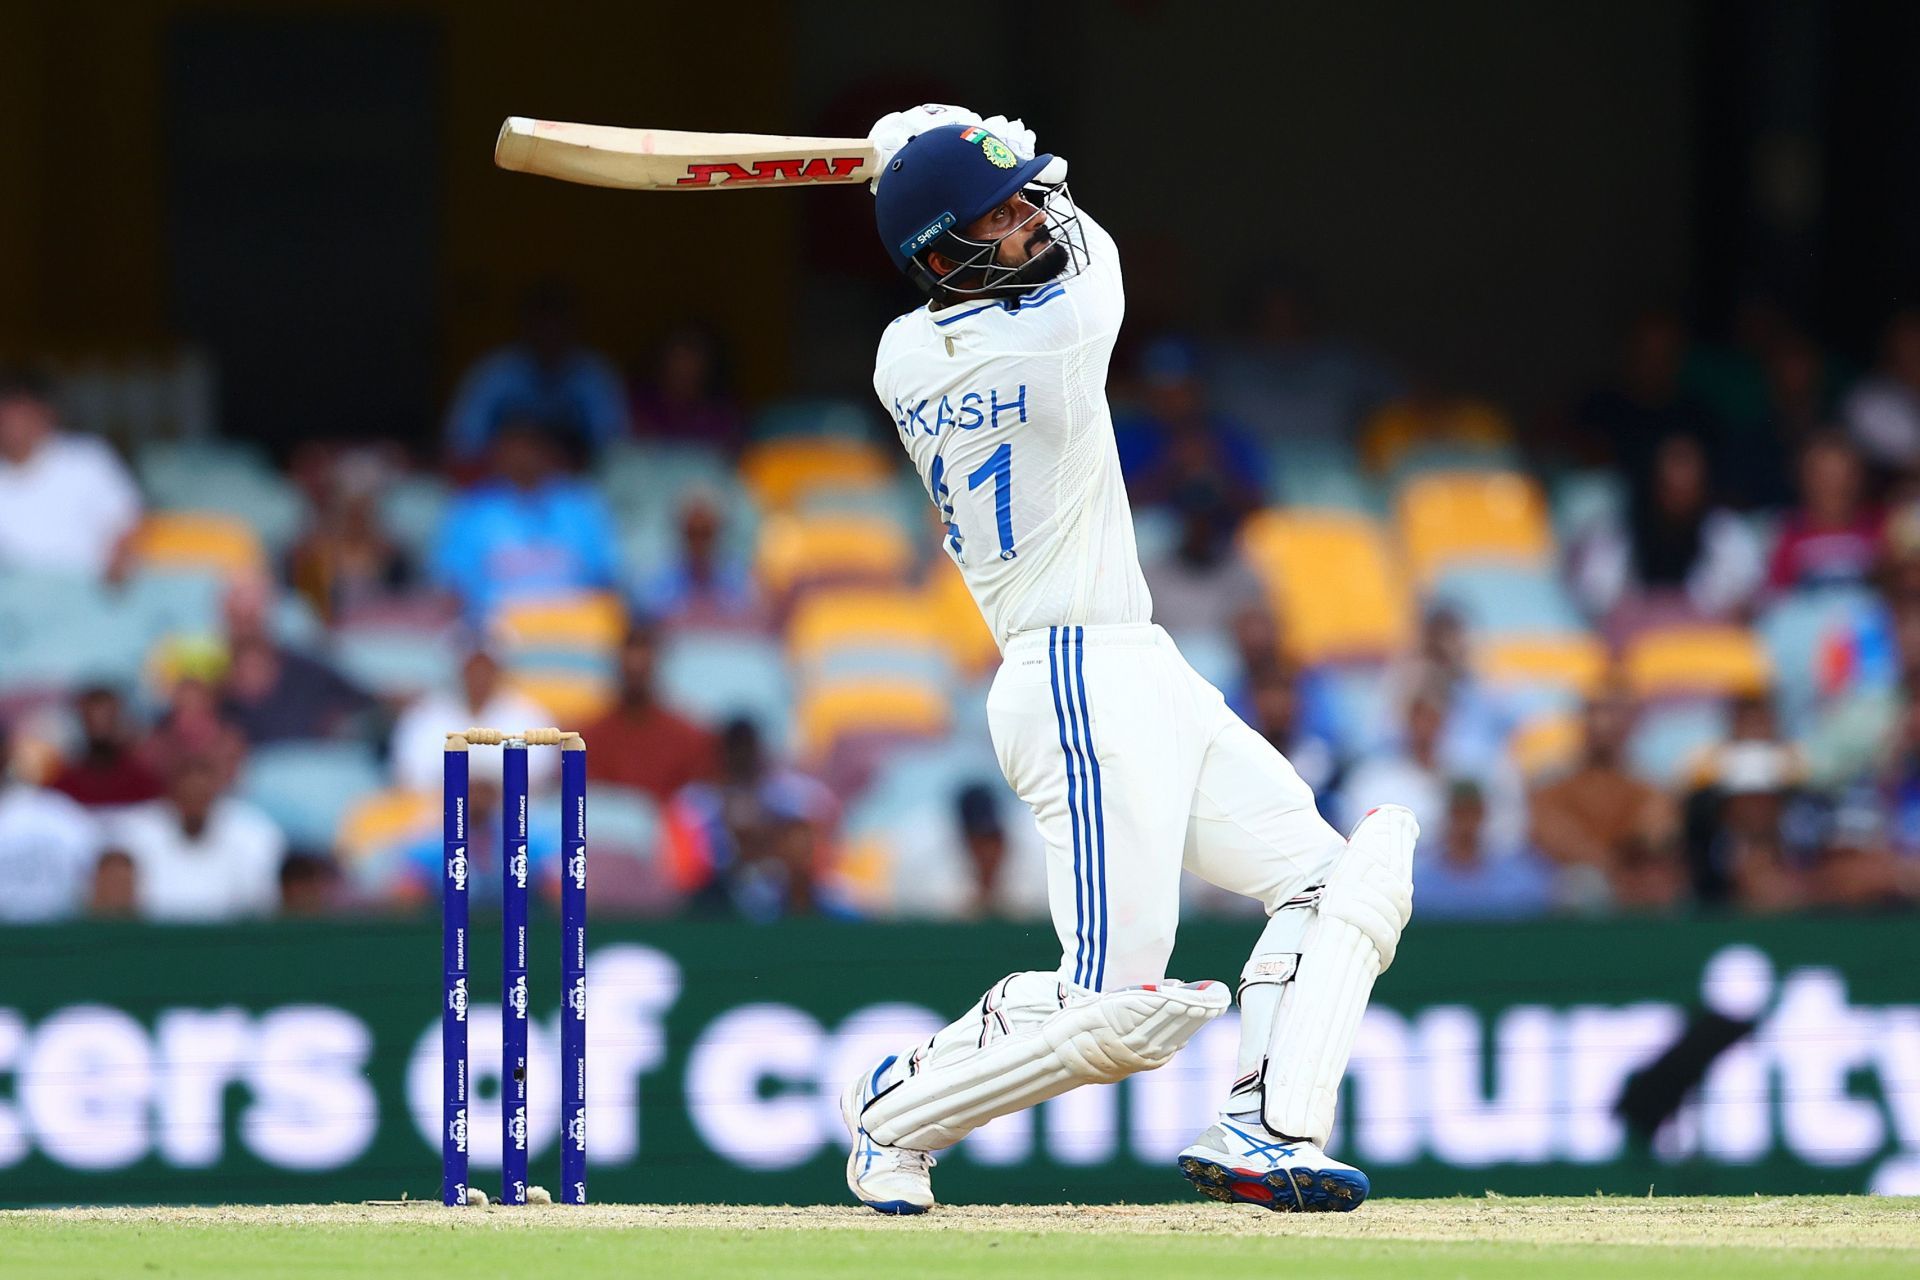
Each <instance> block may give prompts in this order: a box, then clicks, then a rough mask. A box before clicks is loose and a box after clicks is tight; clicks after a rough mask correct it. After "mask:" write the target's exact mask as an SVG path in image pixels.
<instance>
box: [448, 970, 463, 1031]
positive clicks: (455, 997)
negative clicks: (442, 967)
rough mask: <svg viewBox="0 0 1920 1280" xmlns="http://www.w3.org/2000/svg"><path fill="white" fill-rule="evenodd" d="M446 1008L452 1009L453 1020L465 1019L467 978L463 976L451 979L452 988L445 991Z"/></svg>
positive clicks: (460, 1020) (461, 1020)
mask: <svg viewBox="0 0 1920 1280" xmlns="http://www.w3.org/2000/svg"><path fill="white" fill-rule="evenodd" d="M447 1008H448V1009H450V1010H452V1012H453V1020H454V1021H455V1022H465V1021H466V1020H467V980H466V979H465V978H455V979H454V980H453V990H451V991H449V992H447Z"/></svg>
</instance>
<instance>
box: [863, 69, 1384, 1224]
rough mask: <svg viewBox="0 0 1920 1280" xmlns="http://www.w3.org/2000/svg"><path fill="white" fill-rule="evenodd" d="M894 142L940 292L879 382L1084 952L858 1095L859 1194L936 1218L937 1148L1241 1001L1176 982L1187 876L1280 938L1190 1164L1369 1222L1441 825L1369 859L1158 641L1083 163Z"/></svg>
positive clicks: (893, 171)
mask: <svg viewBox="0 0 1920 1280" xmlns="http://www.w3.org/2000/svg"><path fill="white" fill-rule="evenodd" d="M869 136H870V138H871V140H872V141H873V142H874V144H875V146H876V148H877V149H878V151H879V152H880V158H879V163H878V166H877V169H878V173H879V177H878V178H877V179H876V181H875V202H874V203H875V219H876V222H877V223H878V226H879V231H880V236H881V241H882V243H883V244H884V245H885V247H886V249H887V252H888V254H889V256H890V257H891V258H892V259H893V261H894V264H895V265H896V266H898V267H899V268H900V269H901V271H902V272H903V273H905V274H906V276H907V277H908V278H909V279H910V280H912V281H913V282H914V283H915V284H916V285H917V286H918V287H919V288H920V289H921V290H922V291H923V292H924V293H926V294H927V295H928V298H929V301H928V303H927V305H926V306H924V307H922V308H920V309H918V310H916V311H912V312H909V313H908V314H906V315H904V316H901V317H900V318H899V319H898V320H895V321H894V322H893V323H892V324H891V325H890V326H888V328H887V330H886V332H885V333H884V335H883V336H882V337H881V340H880V350H879V355H878V358H877V361H876V367H875V369H874V390H875V392H876V393H877V394H878V395H879V397H880V402H881V404H882V405H883V406H884V407H885V408H886V410H887V412H888V413H889V414H891V415H892V417H893V421H894V424H895V426H896V428H897V429H898V431H899V433H900V442H901V444H902V445H903V446H904V447H905V448H906V451H907V453H908V456H909V457H911V458H912V460H913V465H914V467H915V469H916V470H917V471H918V472H919V474H920V477H921V480H922V481H923V482H924V483H925V485H926V487H927V492H928V494H929V496H931V498H932V499H933V501H934V503H935V504H936V505H937V506H938V507H939V510H940V515H941V519H942V520H943V521H944V522H945V525H946V534H945V539H944V541H945V545H946V549H947V552H948V554H949V555H951V556H952V557H953V559H954V561H955V563H956V564H958V565H959V567H960V572H961V574H962V575H963V576H964V577H965V579H966V583H967V587H968V589H969V590H970V591H971V592H972V593H973V597H974V599H975V601H976V602H978V604H979V606H980V612H981V614H982V616H983V617H985V619H986V621H987V625H988V626H989V627H990V628H991V629H992V631H993V634H994V637H995V639H996V640H997V641H998V643H999V645H1000V648H1001V654H1002V659H1003V661H1002V665H1001V668H1000V671H999V673H998V674H997V675H996V676H995V678H994V682H993V688H992V691H991V693H990V694H989V696H988V700H987V720H988V728H989V730H990V731H991V734H992V737H993V744H994V751H995V754H996V755H997V756H998V758H999V761H1000V767H1001V769H1002V771H1003V772H1004V773H1005V774H1006V778H1007V782H1008V784H1009V785H1011V786H1012V787H1013V789H1014V791H1015V792H1016V793H1018V794H1019V796H1020V798H1021V799H1022V800H1024V801H1025V802H1026V803H1027V804H1028V806H1029V807H1030V808H1031V809H1032V810H1033V815H1034V820H1035V822H1036V823H1037V824H1038V825H1039V829H1040V833H1041V836H1042V838H1043V839H1044V840H1045V842H1046V846H1047V891H1048V900H1049V903H1050V905H1051V912H1052V916H1053V923H1054V928H1055V931H1056V933H1057V934H1058V935H1059V939H1060V946H1061V959H1060V964H1059V966H1058V968H1056V969H1053V970H1046V971H1026V972H1020V973H1014V974H1010V975H1008V976H1006V977H1004V978H1002V979H1001V980H999V981H998V982H996V983H994V984H993V986H992V987H990V988H989V989H988V990H987V992H986V993H985V994H984V995H983V996H982V997H981V998H980V1000H979V1001H978V1002H977V1003H976V1004H975V1005H974V1006H973V1008H972V1009H970V1010H968V1011H967V1012H966V1013H965V1014H963V1015H962V1016H961V1017H960V1018H959V1019H958V1020H956V1021H955V1022H953V1023H951V1024H949V1025H948V1026H947V1027H945V1028H944V1029H942V1030H941V1031H940V1032H938V1033H937V1034H936V1035H934V1036H933V1038H932V1039H930V1040H928V1041H926V1042H924V1043H922V1044H918V1045H910V1046H903V1047H902V1048H901V1049H900V1051H899V1052H897V1053H893V1054H890V1055H888V1056H887V1057H886V1058H884V1059H882V1060H881V1061H880V1062H878V1063H876V1064H875V1065H874V1066H872V1067H871V1068H869V1069H868V1070H866V1071H863V1072H862V1073H861V1074H860V1076H859V1077H858V1078H857V1079H855V1080H853V1081H852V1082H850V1083H849V1084H848V1086H847V1088H846V1090H845V1092H844V1094H843V1095H842V1097H841V1111H842V1115H843V1116H844V1118H845V1120H846V1123H847V1127H848V1130H849V1132H850V1133H851V1134H852V1137H853V1149H852V1152H851V1154H850V1155H849V1157H848V1161H847V1183H848V1186H849V1187H850V1188H851V1189H852V1191H853V1193H854V1195H855V1196H856V1197H857V1198H859V1199H860V1200H861V1201H862V1202H863V1203H866V1204H868V1205H870V1206H872V1207H873V1208H875V1209H877V1210H879V1211H881V1212H883V1213H919V1212H923V1211H925V1210H926V1209H928V1208H930V1207H931V1206H932V1205H933V1203H934V1197H933V1189H932V1180H931V1169H932V1166H933V1163H934V1158H933V1152H935V1151H938V1150H941V1149H943V1148H945V1147H947V1146H950V1145H952V1144H953V1143H955V1142H958V1141H959V1140H960V1139H961V1138H963V1137H965V1136H966V1135H967V1134H968V1133H970V1132H971V1131H972V1130H973V1129H975V1128H977V1127H979V1126H980V1125H982V1124H984V1123H986V1122H987V1121H988V1120H991V1119H993V1118H994V1117H996V1116H1000V1115H1005V1114H1007V1113H1008V1112H1011V1111H1016V1110H1019V1109H1021V1108H1023V1107H1028V1106H1032V1105H1034V1104H1036V1103H1039V1102H1042V1101H1045V1100H1046V1099H1048V1098H1051V1097H1054V1096H1056V1095H1058V1094H1060V1093H1064V1092H1065V1091H1067V1090H1068V1089H1072V1088H1075V1087H1077V1086H1079V1085H1082V1084H1088V1083H1096V1082H1111V1081H1115V1080H1119V1079H1121V1078H1123V1077H1125V1076H1127V1075H1130V1074H1132V1073H1133V1072H1136V1071H1145V1070H1151V1069H1153V1068H1155V1067H1158V1066H1161V1065H1162V1064H1164V1063H1165V1062H1167V1061H1168V1060H1169V1059H1170V1058H1171V1057H1172V1056H1173V1055H1174V1054H1175V1053H1176V1052H1177V1051H1178V1050H1179V1049H1180V1048H1181V1047H1182V1046H1183V1045H1185V1044H1186V1043H1187V1041H1188V1040H1190V1039H1191V1038H1192V1037H1193V1035H1194V1034H1195V1033H1196V1032H1197V1031H1198V1030H1199V1029H1200V1028H1201V1027H1202V1026H1204V1025H1205V1024H1206V1023H1207V1022H1208V1021H1210V1020H1211V1019H1213V1018H1215V1017H1217V1016H1219V1015H1220V1014H1221V1013H1222V1012H1224V1011H1225V1009H1226V1008H1227V1005H1228V1003H1229V1000H1228V993H1227V990H1226V988H1225V987H1224V986H1223V985H1222V984H1220V983H1217V982H1198V983H1182V982H1177V981H1171V980H1169V979H1167V977H1166V962H1167V959H1168V957H1169V956H1170V955H1171V954H1172V950H1173V940H1174V929H1175V927H1176V925H1177V923H1178V913H1179V880H1180V873H1181V870H1182V868H1183V867H1184V868H1185V869H1188V870H1191V871H1193V872H1195V873H1196V874H1198V875H1200V876H1202V877H1203V878H1205V879H1207V880H1209V881H1212V882H1213V883H1215V884H1217V885H1220V886H1221V887H1223V888H1226V889H1229V890H1232V891H1234V892H1237V893H1243V894H1246V895H1248V896H1250V897H1254V898H1257V899H1259V900H1260V901H1261V902H1262V903H1263V904H1264V905H1265V907H1266V909H1267V912H1268V916H1269V920H1268V923H1267V927H1266V929H1265V930H1264V931H1263V932H1262V934H1261V935H1260V938H1259V940H1258V941H1257V942H1256V943H1255V945H1254V949H1253V953H1252V955H1251V957H1250V958H1249V959H1248V961H1247V964H1246V967H1245V968H1244V969H1243V970H1242V973H1241V977H1240V986H1239V997H1240V1007H1241V1028H1240V1052H1239V1060H1238V1071H1237V1076H1238V1078H1237V1079H1236V1080H1235V1081H1234V1082H1233V1083H1232V1086H1231V1088H1230V1089H1229V1091H1228V1095H1227V1097H1226V1099H1225V1101H1224V1103H1223V1105H1222V1108H1221V1115H1220V1120H1219V1122H1218V1123H1216V1124H1215V1125H1213V1126H1212V1127H1210V1128H1209V1129H1207V1130H1206V1132H1205V1133H1203V1134H1201V1135H1200V1136H1199V1137H1198V1138H1197V1139H1196V1140H1195V1141H1194V1143H1193V1145H1191V1146H1189V1147H1188V1148H1187V1149H1186V1150H1185V1151H1183V1152H1182V1153H1181V1155H1180V1158H1179V1165H1180V1168H1181V1170H1182V1172H1184V1173H1185V1174H1186V1176H1187V1177H1188V1178H1189V1179H1190V1180H1191V1181H1192V1182H1193V1183H1194V1185H1195V1187H1196V1188H1198V1189H1199V1190H1200V1191H1201V1192H1202V1193H1203V1194H1205V1195H1208V1196H1211V1197H1213V1198H1215V1199H1221V1200H1239V1201H1246V1202H1250V1203H1256V1204H1262V1205H1266V1206H1268V1207H1271V1208H1274V1209H1283V1210H1323V1209H1334V1210H1338V1209H1351V1208H1353V1207H1355V1206H1356V1205H1358V1204H1359V1203H1360V1202H1361V1201H1362V1200H1364V1199H1365V1198H1366V1196H1367V1193H1368V1189H1369V1188H1368V1182H1367V1179H1366V1177H1365V1175H1364V1174H1362V1173H1361V1172H1360V1171H1359V1170H1357V1169H1354V1168H1352V1167H1351V1166H1349V1165H1347V1164H1344V1163H1342V1162H1340V1161H1338V1160H1335V1159H1333V1158H1332V1157H1331V1156H1328V1155H1327V1154H1326V1152H1325V1150H1324V1148H1325V1145H1326V1143H1327V1140H1328V1137H1329V1135H1330V1134H1331V1132H1332V1128H1333V1110H1334V1099H1335V1095H1336V1093H1337V1091H1338V1088H1339V1084H1340V1078H1341V1076H1342V1075H1343V1074H1344V1073H1345V1071H1346V1065H1347V1058H1348V1055H1349V1053H1350V1052H1351V1050H1352V1046H1353V1039H1354V1036H1355V1034H1356V1033H1357V1031H1358V1029H1359V1022H1360V1015H1361V1013H1362V1012H1363V1011H1364V1010H1365V1008H1366V1003H1367V1000H1368V998H1369V996H1370V995H1371V993H1372V990H1373V983H1374V980H1375V978H1377V977H1378V975H1379V974H1380V973H1382V972H1384V971H1385V969H1386V968H1387V966H1388V965H1389V964H1391V963H1392V961H1393V956H1394V952H1395V949H1396V947H1397V944H1398V941H1399V937H1400V933H1401V931H1402V929H1404V927H1405V926H1406V923H1407V920H1408V918H1409V916H1410V914H1411V911H1412V893H1413V887H1412V858H1413V845H1414V840H1415V839H1416V838H1417V836H1418V834H1419V831H1418V827H1417V826H1416V824H1415V822H1414V819H1413V815H1412V814H1411V813H1409V812H1408V811H1407V810H1405V809H1403V808H1400V807H1398V806H1393V805H1388V806H1383V807H1381V808H1379V809H1376V810H1374V811H1373V812H1371V813H1369V814H1368V815H1367V817H1366V818H1365V819H1363V820H1362V821H1361V823H1360V824H1359V826H1358V827H1356V828H1355V830H1354V832H1353V834H1352V836H1351V837H1350V838H1349V839H1346V840H1342V839H1341V838H1340V836H1339V834H1338V833H1337V832H1335V831H1334V830H1333V829H1332V828H1331V827H1329V826H1327V824H1326V823H1325V822H1324V821H1323V820H1322V819H1321V818H1320V816H1319V813H1318V812H1317V810H1316V809H1315V807H1314V803H1313V795H1312V792H1311V791H1310V790H1309V789H1308V787H1307V786H1306V784H1305V783H1303V782H1302V781H1301V780H1300V777H1299V775H1298V774H1297V773H1295V772H1294V770H1293V768H1292V766H1291V765H1289V764H1288V763H1287V762H1286V760H1285V758H1284V757H1282V756H1281V755H1280V754H1279V752H1277V751H1276V750H1274V748H1273V747H1272V746H1271V745H1270V744H1268V743H1267V741H1266V740H1265V739H1264V738H1262V737H1261V736H1260V735H1259V734H1257V733H1255V732H1254V731H1253V730H1252V729H1250V728H1248V727H1247V726H1246V725H1245V724H1244V723H1242V722H1241V721H1240V720H1239V718H1238V717H1236V716H1235V715H1234V714H1233V713H1232V712H1231V711H1229V710H1228V709H1227V707H1226V703H1225V700H1224V699H1223V698H1222V697H1221V695H1220V693H1219V691H1218V690H1216V689H1215V688H1213V686H1211V685H1210V684H1208V683H1207V682H1206V681H1205V680H1203V679H1202V678H1201V677H1200V676H1199V675H1197V674H1195V672H1194V671H1193V669H1192V668H1191V667H1189V666H1188V665H1187V664H1186V662H1185V660H1184V659H1182V658H1181V656H1180V654H1179V651H1178V650H1177V649H1176V648H1175V646H1174V644H1173V641H1172V640H1171V639H1170V638H1169V637H1168V636H1167V634H1166V632H1165V631H1163V630H1161V628H1159V627H1158V626H1155V625H1154V624H1153V622H1152V609H1153V603H1152V599H1151V597H1150V596H1149V595H1148V592H1147V584H1146V579H1145V578H1144V577H1143V576H1142V574H1141V572H1140V561H1139V554H1138V552H1137V550H1136V548H1135V545H1134V534H1133V514H1132V511H1131V509H1130V508H1129V506H1128V503H1127V493H1126V487H1125V485H1124V484H1123V482H1122V480H1121V475H1120V460H1119V456H1118V453H1117V452H1116V449H1115V445H1114V436H1113V419H1112V415H1111V413H1110V412H1109V410H1108V407H1107V400H1106V378H1107V366H1108V362H1109V360H1110V358H1111V356H1112V354H1113V346H1114V341H1115V339H1116V337H1117V336H1118V334H1119V330H1120V323H1121V319H1122V317H1123V315H1124V313H1125V309H1126V302H1125V292H1124V290H1123V289H1122V286H1121V276H1120V257H1119V252H1118V249H1117V248H1116V247H1115V245H1114V242H1113V239H1112V237H1110V236H1109V235H1108V234H1107V233H1106V231H1105V230H1103V229H1102V228H1101V227H1100V225H1099V224H1098V223H1096V222H1095V221H1094V220H1093V219H1092V218H1090V217H1088V216H1087V215H1086V214H1085V213H1084V212H1082V211H1080V210H1079V209H1078V208H1077V207H1076V206H1075V204H1074V202H1073V199H1072V196H1071V194H1070V193H1069V191H1068V189H1067V186H1066V182H1065V178H1066V162H1065V161H1064V160H1061V159H1059V158H1057V157H1055V156H1051V155H1046V154H1036V152H1035V148H1034V144H1033V135H1032V133H1031V132H1030V131H1028V130H1027V129H1026V128H1025V126H1024V125H1022V124H1021V123H1020V122H1019V121H1017V120H1016V121H1008V120H1004V119H1001V118H995V119H994V120H990V121H982V120H981V119H980V117H978V116H976V115H974V114H973V113H972V112H969V111H965V110H963V109H961V108H957V107H943V106H923V107H916V108H914V109H913V110H911V111H905V112H896V113H895V114H893V115H890V116H887V117H886V118H885V119H883V120H881V121H880V122H879V123H877V124H876V125H875V126H874V128H873V131H872V133H871V134H870V135H869Z"/></svg>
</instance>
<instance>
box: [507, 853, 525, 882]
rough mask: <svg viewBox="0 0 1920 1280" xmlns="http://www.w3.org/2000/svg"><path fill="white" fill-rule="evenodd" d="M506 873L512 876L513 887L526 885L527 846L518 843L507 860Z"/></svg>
mask: <svg viewBox="0 0 1920 1280" xmlns="http://www.w3.org/2000/svg"><path fill="white" fill-rule="evenodd" d="M507 874H508V875H510V876H512V877H513V887H514V888H516V889H524V888H526V887H527V846H525V845H520V846H519V847H518V848H516V849H515V850H514V854H513V857H511V858H509V859H508V860H507Z"/></svg>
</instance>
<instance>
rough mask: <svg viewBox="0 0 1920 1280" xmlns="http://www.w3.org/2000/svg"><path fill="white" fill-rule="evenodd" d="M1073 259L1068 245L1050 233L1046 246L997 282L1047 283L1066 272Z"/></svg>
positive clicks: (1017, 284) (1029, 284)
mask: <svg viewBox="0 0 1920 1280" xmlns="http://www.w3.org/2000/svg"><path fill="white" fill-rule="evenodd" d="M1072 261H1073V255H1072V254H1070V253H1068V252H1067V246H1065V245H1064V244H1061V243H1060V242H1059V241H1058V240H1055V239H1054V238H1053V237H1052V236H1050V235H1049V236H1048V237H1047V242H1046V246H1045V247H1044V248H1042V249H1041V250H1040V251H1039V252H1038V253H1035V254H1034V255H1033V256H1032V257H1031V258H1028V259H1027V260H1026V261H1025V262H1023V263H1021V264H1020V265H1019V266H1017V267H1015V268H1014V269H1013V270H1011V271H1009V272H1007V274H1006V275H1004V276H1002V277H1001V278H1000V280H999V281H998V282H997V283H999V284H1000V285H1002V286H1006V285H1012V286H1015V287H1021V286H1032V285H1039V284H1045V283H1046V282H1047V281H1049V280H1052V279H1053V278H1054V277H1056V276H1058V275H1060V274H1061V273H1062V272H1064V271H1065V270H1066V269H1067V266H1068V265H1069V264H1070V263H1071V262H1072Z"/></svg>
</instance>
